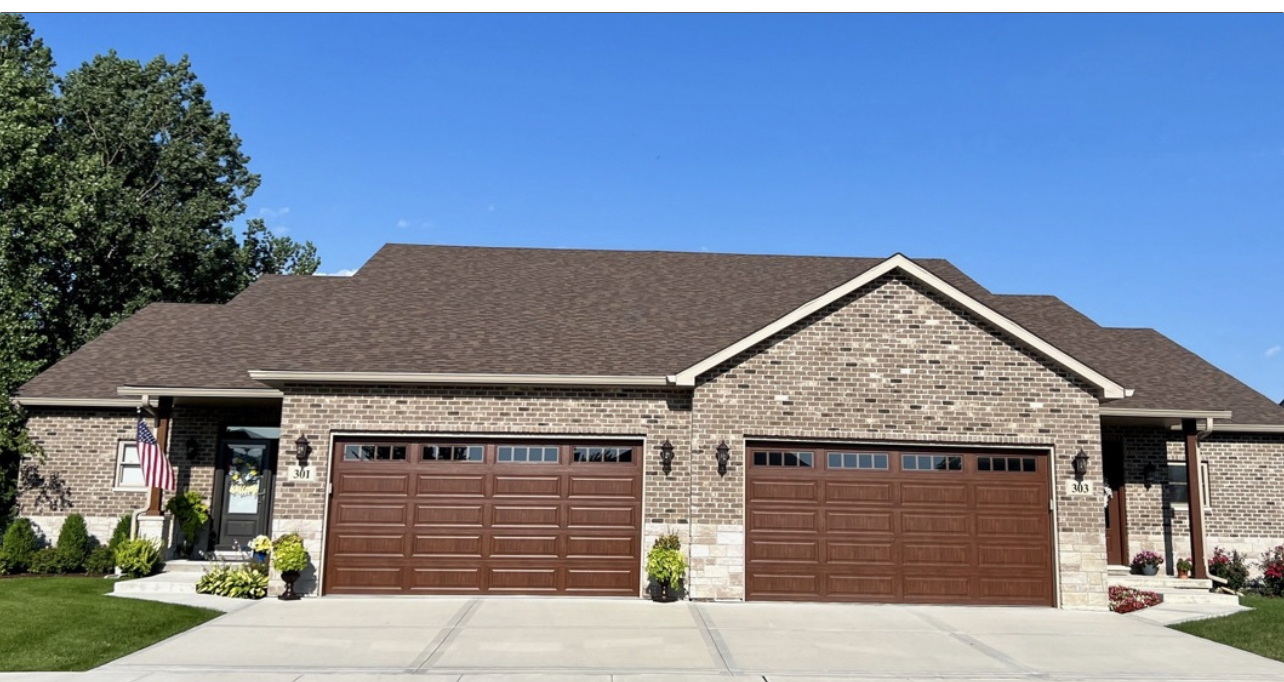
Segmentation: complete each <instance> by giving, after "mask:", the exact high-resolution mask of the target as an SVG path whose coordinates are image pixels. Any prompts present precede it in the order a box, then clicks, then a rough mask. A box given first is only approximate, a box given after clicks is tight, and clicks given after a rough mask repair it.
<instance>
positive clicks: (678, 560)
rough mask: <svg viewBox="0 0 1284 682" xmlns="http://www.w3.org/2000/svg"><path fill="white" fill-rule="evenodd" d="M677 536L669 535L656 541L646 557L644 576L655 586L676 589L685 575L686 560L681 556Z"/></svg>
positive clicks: (680, 545)
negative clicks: (653, 582)
mask: <svg viewBox="0 0 1284 682" xmlns="http://www.w3.org/2000/svg"><path fill="white" fill-rule="evenodd" d="M681 547H682V544H681V543H680V542H679V541H678V536H677V535H673V534H669V535H662V536H660V537H659V538H657V539H656V541H655V544H654V545H653V546H652V547H651V551H650V552H648V553H647V556H646V575H647V577H648V578H650V579H651V580H653V581H655V583H656V584H657V585H667V586H668V587H670V588H676V587H678V585H679V584H680V583H681V581H682V579H683V578H685V577H686V575H687V558H686V557H685V556H683V554H682V550H681Z"/></svg>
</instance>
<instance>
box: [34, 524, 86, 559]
mask: <svg viewBox="0 0 1284 682" xmlns="http://www.w3.org/2000/svg"><path fill="white" fill-rule="evenodd" d="M90 549H92V544H91V542H90V538H89V530H88V529H86V528H85V517H83V516H81V515H80V514H72V515H71V516H68V517H67V520H66V521H63V523H62V530H61V531H59V532H58V553H59V554H60V555H62V563H61V566H62V568H63V570H62V571H60V572H61V573H79V572H81V571H83V570H85V560H86V559H88V558H89V550H90ZM34 572H35V571H33V573H34Z"/></svg>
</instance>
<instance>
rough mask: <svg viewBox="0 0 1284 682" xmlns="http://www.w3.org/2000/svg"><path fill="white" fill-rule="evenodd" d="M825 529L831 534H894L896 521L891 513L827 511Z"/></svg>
mask: <svg viewBox="0 0 1284 682" xmlns="http://www.w3.org/2000/svg"><path fill="white" fill-rule="evenodd" d="M824 514H825V529H826V530H828V531H829V532H831V533H885V534H890V533H891V532H892V529H893V526H894V521H893V515H892V512H891V511H868V512H853V511H837V510H832V509H827V510H825V512H824Z"/></svg>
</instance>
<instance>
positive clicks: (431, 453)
mask: <svg viewBox="0 0 1284 682" xmlns="http://www.w3.org/2000/svg"><path fill="white" fill-rule="evenodd" d="M485 451H486V449H485V448H484V447H483V446H481V445H425V446H424V449H423V460H424V461H425V462H430V461H441V462H446V461H453V462H480V461H482V455H483V453H484V452H485Z"/></svg>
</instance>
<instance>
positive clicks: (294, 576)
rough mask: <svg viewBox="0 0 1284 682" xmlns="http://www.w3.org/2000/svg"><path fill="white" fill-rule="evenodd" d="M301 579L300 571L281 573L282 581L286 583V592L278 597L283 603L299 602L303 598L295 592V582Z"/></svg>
mask: <svg viewBox="0 0 1284 682" xmlns="http://www.w3.org/2000/svg"><path fill="white" fill-rule="evenodd" d="M298 579H299V572H298V571H281V580H284V581H285V591H284V592H282V593H281V596H279V597H277V599H280V600H281V601H297V600H299V599H302V598H303V596H302V595H300V594H299V593H298V592H295V591H294V581H296V580H298Z"/></svg>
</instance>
